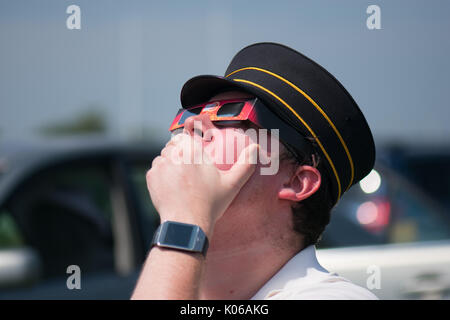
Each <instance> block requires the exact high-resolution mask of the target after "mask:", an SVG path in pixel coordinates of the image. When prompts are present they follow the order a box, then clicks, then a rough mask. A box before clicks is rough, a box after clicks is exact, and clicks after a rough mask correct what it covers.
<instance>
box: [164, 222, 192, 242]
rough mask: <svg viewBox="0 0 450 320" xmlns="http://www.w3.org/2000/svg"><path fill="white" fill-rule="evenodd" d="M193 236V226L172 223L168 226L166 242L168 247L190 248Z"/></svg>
mask: <svg viewBox="0 0 450 320" xmlns="http://www.w3.org/2000/svg"><path fill="white" fill-rule="evenodd" d="M191 234H192V226H185V225H182V224H175V223H170V224H168V225H167V230H166V236H165V239H164V242H165V243H166V244H168V245H173V246H180V247H189V246H190V242H191Z"/></svg>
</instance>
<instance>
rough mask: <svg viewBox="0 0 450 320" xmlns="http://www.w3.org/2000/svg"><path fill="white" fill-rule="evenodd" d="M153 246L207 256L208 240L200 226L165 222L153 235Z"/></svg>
mask: <svg viewBox="0 0 450 320" xmlns="http://www.w3.org/2000/svg"><path fill="white" fill-rule="evenodd" d="M153 246H158V247H163V248H169V249H175V250H182V251H189V252H195V253H202V254H203V255H204V256H206V251H207V250H208V238H207V237H206V235H205V233H204V232H203V230H202V229H201V228H200V227H199V226H196V225H193V224H187V223H181V222H175V221H164V222H163V223H162V224H161V225H160V226H159V227H158V229H156V232H155V234H154V235H153V241H152V247H153Z"/></svg>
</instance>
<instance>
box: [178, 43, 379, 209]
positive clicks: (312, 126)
mask: <svg viewBox="0 0 450 320" xmlns="http://www.w3.org/2000/svg"><path fill="white" fill-rule="evenodd" d="M233 89H237V90H243V91H246V92H249V93H251V94H253V95H255V96H256V97H258V98H260V99H261V100H262V101H263V102H264V103H265V104H266V106H267V107H269V108H270V109H271V110H272V111H273V112H274V113H276V114H277V115H278V116H279V117H280V118H281V119H282V120H284V121H285V122H286V123H288V124H289V125H290V126H292V127H293V128H295V129H296V130H297V131H298V132H299V134H301V135H303V136H304V137H311V138H312V139H314V141H315V142H316V145H317V151H318V152H319V154H320V155H321V157H322V161H324V162H325V165H326V168H327V173H328V178H329V181H330V182H331V185H332V188H331V189H332V197H333V200H334V203H336V202H337V201H338V200H339V198H340V197H341V196H342V194H343V193H344V192H345V191H347V190H348V189H349V188H350V187H351V186H352V185H354V184H355V183H357V182H358V181H360V180H361V179H362V178H364V177H365V176H366V175H367V174H368V173H369V172H370V171H371V170H372V168H373V166H374V161H375V144H374V141H373V137H372V133H371V131H370V128H369V126H368V124H367V121H366V119H365V118H364V115H363V114H362V112H361V110H360V109H359V107H358V105H357V104H356V102H355V101H354V100H353V98H352V97H351V95H350V94H349V93H348V92H347V90H346V89H345V88H344V87H343V86H342V84H341V83H340V82H339V81H338V80H337V79H336V78H335V77H333V76H332V75H331V74H330V73H329V72H328V71H326V70H325V69H324V68H323V67H321V66H320V65H319V64H317V63H316V62H314V61H312V60H311V59H309V58H308V57H306V56H304V55H303V54H301V53H299V52H297V51H295V50H293V49H291V48H289V47H286V46H284V45H281V44H277V43H266V42H265V43H256V44H253V45H250V46H248V47H245V48H244V49H242V50H241V51H239V52H238V53H237V54H236V55H235V56H234V58H233V60H232V61H231V63H230V65H229V66H228V69H227V70H226V72H225V76H224V77H220V76H214V75H201V76H197V77H194V78H192V79H190V80H188V81H187V82H186V83H185V84H184V86H183V88H182V90H181V104H182V106H183V107H184V108H187V107H189V106H193V105H196V104H200V103H203V102H205V101H207V100H208V99H209V98H211V97H212V96H213V95H215V94H217V93H220V92H224V91H228V90H233ZM292 147H294V148H295V146H292Z"/></svg>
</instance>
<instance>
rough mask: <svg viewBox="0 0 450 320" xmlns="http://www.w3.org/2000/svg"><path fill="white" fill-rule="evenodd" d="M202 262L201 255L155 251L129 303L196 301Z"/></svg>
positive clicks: (152, 252) (145, 266)
mask: <svg viewBox="0 0 450 320" xmlns="http://www.w3.org/2000/svg"><path fill="white" fill-rule="evenodd" d="M204 261H205V257H204V256H203V255H202V254H201V253H190V252H183V251H177V250H171V249H165V248H160V247H154V248H153V249H152V250H151V251H150V254H149V255H148V257H147V260H146V262H145V265H144V268H143V269H142V273H141V275H140V277H139V280H138V283H137V285H136V288H135V290H134V293H133V296H132V299H183V300H193V299H198V297H199V287H200V279H201V274H202V270H203V266H204Z"/></svg>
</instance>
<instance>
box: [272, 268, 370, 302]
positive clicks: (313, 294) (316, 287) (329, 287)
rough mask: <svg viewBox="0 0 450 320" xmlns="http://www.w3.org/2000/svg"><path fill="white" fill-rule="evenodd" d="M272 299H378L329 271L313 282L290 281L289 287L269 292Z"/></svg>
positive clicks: (364, 289) (366, 290)
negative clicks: (306, 283)
mask: <svg viewBox="0 0 450 320" xmlns="http://www.w3.org/2000/svg"><path fill="white" fill-rule="evenodd" d="M267 299H274V300H378V298H377V296H375V295H374V294H373V293H372V292H370V291H369V290H368V289H366V288H363V287H361V286H358V285H356V284H354V283H352V282H351V281H349V280H348V279H346V278H343V277H341V276H339V275H337V274H335V273H330V274H328V275H326V276H325V277H323V278H322V279H321V280H320V281H317V282H315V283H309V284H308V285H305V283H303V284H302V283H301V282H300V281H299V282H298V283H295V281H294V283H292V282H291V284H290V285H289V287H286V288H284V289H282V290H277V291H276V292H272V293H269V294H268V295H267Z"/></svg>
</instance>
